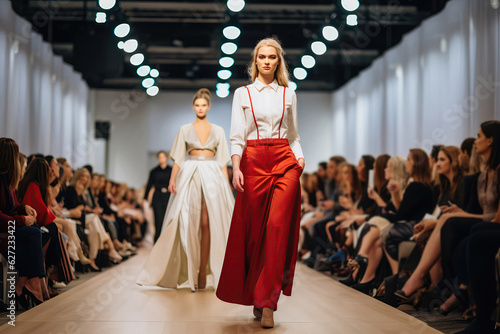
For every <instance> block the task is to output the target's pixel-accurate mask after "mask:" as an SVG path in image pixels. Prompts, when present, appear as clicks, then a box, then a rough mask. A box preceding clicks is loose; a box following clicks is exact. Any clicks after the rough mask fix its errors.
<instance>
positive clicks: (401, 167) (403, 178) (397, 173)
mask: <svg viewBox="0 0 500 334" xmlns="http://www.w3.org/2000/svg"><path fill="white" fill-rule="evenodd" d="M387 164H389V165H390V166H391V169H392V179H393V180H396V181H398V182H399V184H400V185H401V192H404V190H405V189H406V186H407V185H408V179H409V175H408V172H407V171H406V159H405V158H403V157H400V156H392V157H391V158H390V159H389V161H387Z"/></svg>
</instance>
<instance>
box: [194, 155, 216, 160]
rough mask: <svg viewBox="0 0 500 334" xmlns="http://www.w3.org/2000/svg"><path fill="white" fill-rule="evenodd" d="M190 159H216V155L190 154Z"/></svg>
mask: <svg viewBox="0 0 500 334" xmlns="http://www.w3.org/2000/svg"><path fill="white" fill-rule="evenodd" d="M189 160H215V156H213V157H206V156H204V155H190V156H189Z"/></svg>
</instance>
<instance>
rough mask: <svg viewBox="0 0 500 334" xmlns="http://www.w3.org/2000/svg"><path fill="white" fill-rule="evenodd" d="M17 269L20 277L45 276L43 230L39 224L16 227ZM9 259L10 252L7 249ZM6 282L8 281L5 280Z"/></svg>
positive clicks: (6, 253) (6, 256) (15, 251)
mask: <svg viewBox="0 0 500 334" xmlns="http://www.w3.org/2000/svg"><path fill="white" fill-rule="evenodd" d="M14 233H15V237H16V238H15V250H14V253H15V256H16V265H15V266H16V269H17V270H18V271H19V277H27V278H28V279H30V278H34V277H45V265H44V258H43V250H42V232H41V231H40V228H38V226H37V225H33V226H21V227H16V230H15V232H14ZM4 256H5V258H6V259H8V252H7V250H6V251H5V254H4ZM4 284H6V282H4Z"/></svg>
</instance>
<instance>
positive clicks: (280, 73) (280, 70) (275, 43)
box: [247, 37, 289, 87]
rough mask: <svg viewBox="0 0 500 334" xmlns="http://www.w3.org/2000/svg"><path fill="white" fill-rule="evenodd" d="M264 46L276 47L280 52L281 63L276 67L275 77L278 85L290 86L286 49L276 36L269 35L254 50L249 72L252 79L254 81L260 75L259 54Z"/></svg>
mask: <svg viewBox="0 0 500 334" xmlns="http://www.w3.org/2000/svg"><path fill="white" fill-rule="evenodd" d="M263 46H272V47H273V48H275V49H276V53H277V54H278V58H279V63H278V67H276V72H274V78H275V79H276V81H277V82H278V85H280V86H284V87H288V76H289V74H288V68H287V65H286V62H285V57H284V56H285V51H284V50H283V47H282V46H281V42H280V41H279V40H278V39H277V38H274V37H268V38H264V39H262V40H260V41H259V42H258V43H257V45H256V46H255V49H254V50H253V52H252V61H251V62H250V64H248V68H247V72H248V76H249V77H250V80H251V81H252V82H254V81H255V79H256V78H257V76H258V75H259V70H258V68H257V55H258V54H259V49H260V48H261V47H263Z"/></svg>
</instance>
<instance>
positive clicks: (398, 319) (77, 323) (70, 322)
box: [0, 249, 440, 334]
mask: <svg viewBox="0 0 500 334" xmlns="http://www.w3.org/2000/svg"><path fill="white" fill-rule="evenodd" d="M149 251H150V249H140V251H139V254H138V255H136V256H135V257H132V258H131V259H129V260H127V261H125V262H124V263H122V264H120V265H118V266H115V267H114V268H112V269H110V270H107V271H106V272H103V273H101V274H99V275H98V276H97V277H94V278H92V279H90V280H89V281H88V282H86V283H83V284H81V285H80V286H77V287H75V288H73V289H70V290H69V291H67V292H64V293H63V294H61V295H59V296H57V297H55V298H53V299H51V300H49V301H47V302H45V303H43V304H42V305H39V306H37V307H35V308H34V309H31V310H29V311H27V312H24V313H23V314H21V315H19V316H18V317H17V318H16V326H15V327H12V326H9V325H8V324H6V325H4V326H2V327H0V332H1V333H4V334H7V333H54V334H56V333H57V334H59V333H80V334H85V333H109V334H114V333H116V334H118V333H119V334H126V333H131V334H140V333H148V334H162V333H163V334H167V333H169V334H170V333H214V334H215V333H217V334H219V333H224V334H230V333H242V334H244V333H315V334H316V333H342V334H351V333H352V334H358V333H373V334H375V333H380V334H382V333H383V334H391V333H393V334H403V333H412V334H417V333H421V334H424V333H440V332H439V331H437V330H434V329H432V328H430V327H429V326H427V325H426V324H425V323H423V322H421V321H419V320H417V319H415V318H413V317H411V316H409V315H407V314H405V313H403V312H400V311H398V310H396V309H394V308H392V307H390V306H387V305H385V304H383V303H381V302H379V301H377V300H375V299H373V298H370V297H368V296H365V295H363V294H361V293H359V292H357V291H355V290H353V289H350V288H347V287H345V286H343V285H341V284H340V283H338V282H336V281H334V280H333V279H331V278H329V277H327V276H325V275H322V274H320V273H318V272H316V271H314V270H312V269H309V268H308V267H306V266H305V265H302V264H298V265H297V269H296V276H295V280H294V287H293V293H292V297H285V296H282V297H281V298H280V301H279V304H278V312H276V313H275V328H273V329H262V328H261V327H260V323H259V322H258V321H256V320H254V318H253V316H252V308H251V307H246V306H239V305H234V304H227V303H224V302H222V301H220V300H218V299H217V298H216V297H215V293H214V291H213V289H212V288H211V287H209V288H208V289H207V290H202V291H198V292H196V293H193V292H191V291H190V289H189V288H186V289H181V290H168V289H161V288H151V287H140V286H138V285H137V284H136V283H135V281H136V279H137V275H138V274H139V271H140V270H141V268H142V265H143V264H144V262H145V261H146V259H147V256H148V254H149Z"/></svg>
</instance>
